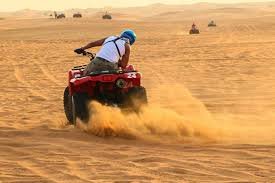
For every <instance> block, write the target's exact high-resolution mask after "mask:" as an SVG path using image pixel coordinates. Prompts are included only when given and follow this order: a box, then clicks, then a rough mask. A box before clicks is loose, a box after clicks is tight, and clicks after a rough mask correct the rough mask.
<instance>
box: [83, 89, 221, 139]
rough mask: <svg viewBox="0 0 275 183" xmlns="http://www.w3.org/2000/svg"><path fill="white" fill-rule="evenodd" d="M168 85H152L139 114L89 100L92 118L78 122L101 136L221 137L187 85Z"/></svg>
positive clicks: (133, 137) (136, 137) (155, 137)
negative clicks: (151, 90)
mask: <svg viewBox="0 0 275 183" xmlns="http://www.w3.org/2000/svg"><path fill="white" fill-rule="evenodd" d="M168 88H170V89H167V87H165V86H160V87H158V88H157V89H155V90H156V91H157V92H156V94H153V96H150V99H151V100H150V101H149V105H148V106H145V107H144V108H143V109H142V110H141V112H140V113H139V114H136V113H129V114H127V113H125V112H123V111H121V110H120V109H119V108H115V107H110V106H104V105H101V104H99V103H97V102H91V103H90V113H91V116H92V117H91V120H90V121H89V123H88V124H87V125H85V124H83V123H79V126H80V128H82V129H84V130H85V131H87V132H89V133H92V134H94V135H97V136H101V137H109V136H111V137H122V138H127V139H128V138H129V139H144V140H161V141H163V140H165V141H185V142H196V141H200V142H201V141H204V142H214V141H217V140H219V139H220V138H221V137H222V130H221V129H219V128H217V125H216V122H215V121H214V120H213V119H212V117H211V115H210V113H209V112H208V111H207V109H206V108H205V106H204V105H203V104H202V103H201V102H200V101H199V100H197V99H196V98H195V97H193V96H192V95H191V94H190V92H189V91H188V90H187V89H185V88H184V87H183V86H181V85H175V86H173V87H171V86H170V87H168ZM175 94H176V95H175ZM162 95H163V96H162ZM175 96H177V97H175ZM165 101H166V102H167V104H166V105H163V102H165ZM170 104H171V105H170ZM172 104H173V105H172Z"/></svg>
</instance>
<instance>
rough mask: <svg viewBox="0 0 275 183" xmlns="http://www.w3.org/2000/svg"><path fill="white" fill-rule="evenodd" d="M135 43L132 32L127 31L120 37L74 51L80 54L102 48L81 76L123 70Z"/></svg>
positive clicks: (103, 40)
mask: <svg viewBox="0 0 275 183" xmlns="http://www.w3.org/2000/svg"><path fill="white" fill-rule="evenodd" d="M135 41H136V34H135V32H134V31H132V30H130V29H128V30H125V31H123V32H122V33H121V35H120V36H110V37H107V38H103V39H100V40H97V41H94V42H91V43H89V44H87V45H86V46H84V47H81V48H78V49H76V50H75V52H76V53H78V54H81V53H83V51H84V50H86V49H89V48H93V47H97V46H102V47H101V49H100V51H99V52H98V53H97V54H96V57H95V58H94V59H93V60H92V61H91V62H90V63H89V64H88V65H87V67H86V68H85V70H84V72H83V75H88V74H89V73H91V72H94V71H106V70H117V69H119V67H122V68H125V67H126V66H127V65H128V62H129V58H130V52H131V45H133V44H134V43H135Z"/></svg>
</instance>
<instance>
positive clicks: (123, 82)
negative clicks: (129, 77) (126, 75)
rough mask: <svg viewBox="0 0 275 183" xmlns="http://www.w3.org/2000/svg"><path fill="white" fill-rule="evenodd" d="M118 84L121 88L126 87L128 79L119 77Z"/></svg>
mask: <svg viewBox="0 0 275 183" xmlns="http://www.w3.org/2000/svg"><path fill="white" fill-rule="evenodd" d="M116 86H117V87H119V88H126V86H127V81H125V80H124V79H118V80H117V81H116Z"/></svg>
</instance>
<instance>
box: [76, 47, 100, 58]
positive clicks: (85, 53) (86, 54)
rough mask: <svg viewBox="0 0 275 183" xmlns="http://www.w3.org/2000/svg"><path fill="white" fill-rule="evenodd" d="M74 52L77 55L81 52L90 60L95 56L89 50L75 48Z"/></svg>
mask: <svg viewBox="0 0 275 183" xmlns="http://www.w3.org/2000/svg"><path fill="white" fill-rule="evenodd" d="M74 52H75V53H77V54H79V55H80V54H81V55H83V56H86V57H89V58H90V59H91V60H92V59H94V58H95V54H94V53H91V52H88V51H85V50H82V49H76V50H75V51H74Z"/></svg>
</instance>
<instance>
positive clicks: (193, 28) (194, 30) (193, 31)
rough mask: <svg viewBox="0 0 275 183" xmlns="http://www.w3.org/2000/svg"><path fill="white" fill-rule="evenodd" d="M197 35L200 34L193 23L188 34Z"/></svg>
mask: <svg viewBox="0 0 275 183" xmlns="http://www.w3.org/2000/svg"><path fill="white" fill-rule="evenodd" d="M199 33H200V31H199V29H198V28H197V26H196V24H195V23H193V25H192V28H191V29H190V31H189V34H199Z"/></svg>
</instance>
